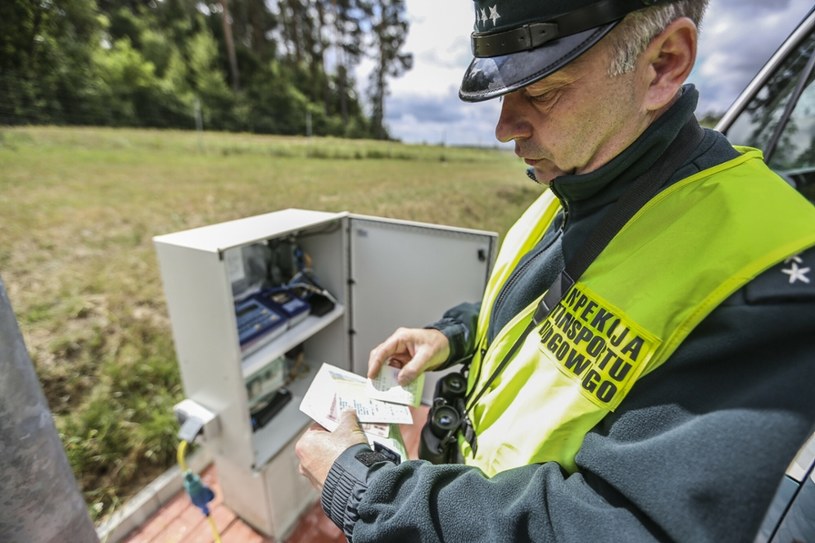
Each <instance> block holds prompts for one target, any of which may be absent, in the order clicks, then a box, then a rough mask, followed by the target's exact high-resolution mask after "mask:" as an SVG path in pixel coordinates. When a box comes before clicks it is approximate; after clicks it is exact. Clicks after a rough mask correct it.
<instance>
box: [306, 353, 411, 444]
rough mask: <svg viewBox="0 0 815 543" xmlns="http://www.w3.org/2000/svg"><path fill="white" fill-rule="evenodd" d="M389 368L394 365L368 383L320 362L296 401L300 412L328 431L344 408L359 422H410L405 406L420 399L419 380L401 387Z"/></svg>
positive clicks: (331, 428)
mask: <svg viewBox="0 0 815 543" xmlns="http://www.w3.org/2000/svg"><path fill="white" fill-rule="evenodd" d="M393 370H396V368H392V367H390V366H386V367H385V368H383V369H382V371H381V372H380V375H379V376H378V377H377V378H376V379H375V380H374V381H373V382H372V381H371V380H370V379H367V378H365V377H362V376H360V375H357V374H355V373H351V372H350V371H346V370H343V369H340V368H338V367H336V366H332V365H331V364H323V365H322V366H321V367H320V370H319V371H318V372H317V375H316V376H315V377H314V381H313V382H312V383H311V386H310V387H309V389H308V391H307V392H306V395H305V396H304V397H303V401H302V402H300V411H302V412H303V413H305V414H306V415H308V416H309V417H311V418H312V419H314V420H315V421H316V422H318V423H319V424H320V425H322V426H323V427H324V428H325V429H326V430H329V431H331V432H333V431H334V429H335V428H336V427H337V424H338V421H339V416H340V413H342V412H343V411H345V410H347V409H353V410H355V411H356V412H357V417H358V418H359V421H360V422H361V423H374V424H412V423H413V416H412V415H411V413H410V409H409V408H408V405H418V403H419V401H421V397H422V385H423V381H421V382H420V380H419V379H417V380H416V382H414V383H412V384H411V386H410V387H408V388H404V387H401V386H399V385H398V384H397V383H396V374H395V372H394V371H393ZM397 371H398V370H397Z"/></svg>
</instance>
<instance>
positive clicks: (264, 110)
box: [0, 0, 413, 139]
mask: <svg viewBox="0 0 815 543" xmlns="http://www.w3.org/2000/svg"><path fill="white" fill-rule="evenodd" d="M407 32H408V22H407V17H406V13H405V0H3V1H2V2H0V124H29V123H34V124H46V123H48V124H78V125H89V124H90V125H103V126H135V127H140V126H141V127H156V128H194V127H196V126H198V127H201V126H203V127H204V128H207V129H210V130H230V131H248V132H256V133H272V134H304V133H309V134H312V133H313V134H315V135H332V136H341V137H351V138H362V137H366V138H371V137H372V138H378V139H386V138H388V137H389V135H388V132H387V129H386V127H385V125H384V117H385V113H384V109H385V106H384V104H385V97H386V96H387V94H388V81H389V79H391V78H393V77H398V76H400V75H402V74H403V73H404V72H405V71H407V70H409V69H410V68H411V66H412V62H413V58H412V55H411V54H410V53H407V52H405V51H403V48H404V44H405V39H406V37H407ZM365 59H368V60H369V61H370V62H371V64H372V65H373V69H372V70H371V72H370V77H369V80H368V81H367V82H363V83H366V84H364V85H363V89H362V90H361V91H360V90H358V89H357V88H356V82H355V79H354V77H353V74H354V71H355V69H356V68H357V67H358V66H359V65H360V63H361V62H362V61H363V60H365Z"/></svg>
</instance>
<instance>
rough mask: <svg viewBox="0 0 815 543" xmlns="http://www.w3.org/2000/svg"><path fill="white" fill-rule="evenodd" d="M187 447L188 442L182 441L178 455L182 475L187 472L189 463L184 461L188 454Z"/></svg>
mask: <svg viewBox="0 0 815 543" xmlns="http://www.w3.org/2000/svg"><path fill="white" fill-rule="evenodd" d="M187 445H188V443H187V440H186V439H182V440H181V443H179V444H178V452H177V455H176V456H177V458H178V467H179V468H181V473H182V474H184V473H186V472H187V462H185V461H184V456H185V454H186V452H187Z"/></svg>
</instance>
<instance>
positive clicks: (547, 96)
mask: <svg viewBox="0 0 815 543" xmlns="http://www.w3.org/2000/svg"><path fill="white" fill-rule="evenodd" d="M556 96H557V93H554V92H544V93H543V94H535V95H530V98H532V100H534V101H535V102H539V103H542V104H545V103H548V102H551V101H552V100H554V99H555V98H556Z"/></svg>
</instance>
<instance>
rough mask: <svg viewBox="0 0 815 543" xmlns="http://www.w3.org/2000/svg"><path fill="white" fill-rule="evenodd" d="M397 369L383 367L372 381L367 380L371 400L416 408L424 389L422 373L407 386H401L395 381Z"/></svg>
mask: <svg viewBox="0 0 815 543" xmlns="http://www.w3.org/2000/svg"><path fill="white" fill-rule="evenodd" d="M398 374H399V368H394V367H393V366H384V367H383V368H382V369H381V370H380V371H379V375H377V376H376V377H375V378H374V379H368V380H367V381H368V393H369V394H370V395H371V398H376V399H377V400H382V401H383V402H393V403H400V404H403V405H412V406H413V407H417V406H418V405H419V404H420V403H421V401H422V389H423V388H424V373H423V374H421V375H420V376H419V377H418V378H417V379H416V380H415V381H413V382H412V383H410V384H409V385H407V386H402V385H400V384H399V382H398V381H397V380H396V376H397V375H398Z"/></svg>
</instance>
